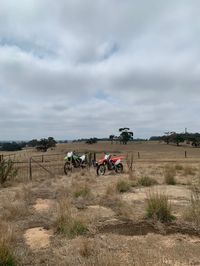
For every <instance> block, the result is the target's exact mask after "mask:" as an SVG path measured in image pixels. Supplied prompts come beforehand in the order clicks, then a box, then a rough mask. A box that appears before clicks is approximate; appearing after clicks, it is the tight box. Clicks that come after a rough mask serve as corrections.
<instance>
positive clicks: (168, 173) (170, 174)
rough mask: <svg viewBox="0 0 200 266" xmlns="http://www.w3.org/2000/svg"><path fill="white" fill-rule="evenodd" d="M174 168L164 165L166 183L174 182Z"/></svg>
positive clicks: (172, 183)
mask: <svg viewBox="0 0 200 266" xmlns="http://www.w3.org/2000/svg"><path fill="white" fill-rule="evenodd" d="M175 176H176V170H175V167H173V166H166V167H165V170H164V178H165V183H166V184H168V185H175V184H176V178H175Z"/></svg>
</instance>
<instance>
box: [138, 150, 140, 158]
mask: <svg viewBox="0 0 200 266" xmlns="http://www.w3.org/2000/svg"><path fill="white" fill-rule="evenodd" d="M138 159H140V153H139V151H138Z"/></svg>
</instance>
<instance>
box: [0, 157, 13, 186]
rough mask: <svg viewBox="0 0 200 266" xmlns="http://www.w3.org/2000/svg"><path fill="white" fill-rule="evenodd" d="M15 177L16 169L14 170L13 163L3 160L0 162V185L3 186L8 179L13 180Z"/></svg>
mask: <svg viewBox="0 0 200 266" xmlns="http://www.w3.org/2000/svg"><path fill="white" fill-rule="evenodd" d="M16 175H17V169H15V168H14V163H13V162H12V161H11V160H3V161H1V162H0V183H1V184H4V183H5V182H6V181H7V180H8V179H9V178H14V177H16Z"/></svg>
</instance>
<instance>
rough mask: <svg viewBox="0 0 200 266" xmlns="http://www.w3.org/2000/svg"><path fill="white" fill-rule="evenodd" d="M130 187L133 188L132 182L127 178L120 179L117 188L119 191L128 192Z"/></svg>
mask: <svg viewBox="0 0 200 266" xmlns="http://www.w3.org/2000/svg"><path fill="white" fill-rule="evenodd" d="M130 188H131V185H130V183H129V182H127V181H125V180H119V181H118V182H117V184H116V189H117V191H118V192H119V193H124V192H128V191H129V190H130Z"/></svg>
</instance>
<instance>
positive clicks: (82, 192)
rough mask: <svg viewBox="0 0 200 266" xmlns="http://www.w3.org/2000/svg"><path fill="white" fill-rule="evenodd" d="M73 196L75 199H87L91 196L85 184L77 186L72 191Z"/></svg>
mask: <svg viewBox="0 0 200 266" xmlns="http://www.w3.org/2000/svg"><path fill="white" fill-rule="evenodd" d="M73 195H74V197H75V198H79V197H83V198H88V197H89V196H90V195H91V190H90V188H89V187H88V186H87V185H86V184H85V185H84V186H81V187H78V186H77V187H76V188H75V190H74V193H73Z"/></svg>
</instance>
